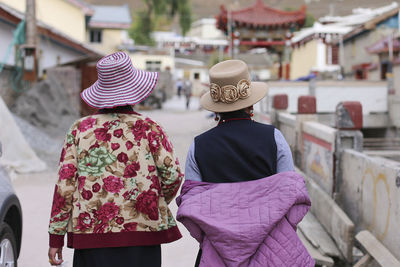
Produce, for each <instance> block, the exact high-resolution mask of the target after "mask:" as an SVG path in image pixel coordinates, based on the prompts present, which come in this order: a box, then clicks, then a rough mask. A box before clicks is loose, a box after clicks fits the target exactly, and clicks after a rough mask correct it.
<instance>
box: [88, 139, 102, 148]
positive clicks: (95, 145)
mask: <svg viewBox="0 0 400 267" xmlns="http://www.w3.org/2000/svg"><path fill="white" fill-rule="evenodd" d="M98 147H100V145H99V143H98V142H97V141H96V143H94V144H93V145H91V146H90V147H89V150H92V149H93V148H98Z"/></svg>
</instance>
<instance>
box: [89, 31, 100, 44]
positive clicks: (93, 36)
mask: <svg viewBox="0 0 400 267" xmlns="http://www.w3.org/2000/svg"><path fill="white" fill-rule="evenodd" d="M89 35H90V42H91V43H101V42H102V39H103V31H102V30H100V29H91V30H90V32H89Z"/></svg>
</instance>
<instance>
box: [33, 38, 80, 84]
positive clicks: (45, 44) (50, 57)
mask: <svg viewBox="0 0 400 267" xmlns="http://www.w3.org/2000/svg"><path fill="white" fill-rule="evenodd" d="M40 51H42V52H40ZM82 56H83V54H82V53H80V52H78V51H76V50H73V49H70V48H68V47H65V46H63V45H62V44H59V43H56V42H53V41H52V40H50V39H48V38H42V39H41V40H40V43H39V50H38V64H39V76H40V75H41V74H42V72H43V70H44V69H47V68H50V67H54V66H57V65H58V64H64V63H67V62H70V61H73V60H76V59H77V58H79V57H82ZM58 58H59V59H58Z"/></svg>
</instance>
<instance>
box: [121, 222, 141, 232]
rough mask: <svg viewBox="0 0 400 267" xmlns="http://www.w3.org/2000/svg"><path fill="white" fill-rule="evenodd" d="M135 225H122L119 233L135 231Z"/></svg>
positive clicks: (133, 223)
mask: <svg viewBox="0 0 400 267" xmlns="http://www.w3.org/2000/svg"><path fill="white" fill-rule="evenodd" d="M136 227H137V223H135V222H131V223H126V224H124V229H122V230H121V232H130V231H136Z"/></svg>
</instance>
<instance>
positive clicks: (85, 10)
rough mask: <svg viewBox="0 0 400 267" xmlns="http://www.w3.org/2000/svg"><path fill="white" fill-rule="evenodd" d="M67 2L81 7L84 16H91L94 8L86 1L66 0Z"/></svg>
mask: <svg viewBox="0 0 400 267" xmlns="http://www.w3.org/2000/svg"><path fill="white" fill-rule="evenodd" d="M66 1H67V2H68V3H70V4H72V5H74V6H76V7H79V8H80V9H82V11H83V13H84V14H85V15H86V16H92V15H93V14H94V9H93V8H92V7H91V6H90V5H89V4H87V3H85V2H83V1H80V0H66Z"/></svg>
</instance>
